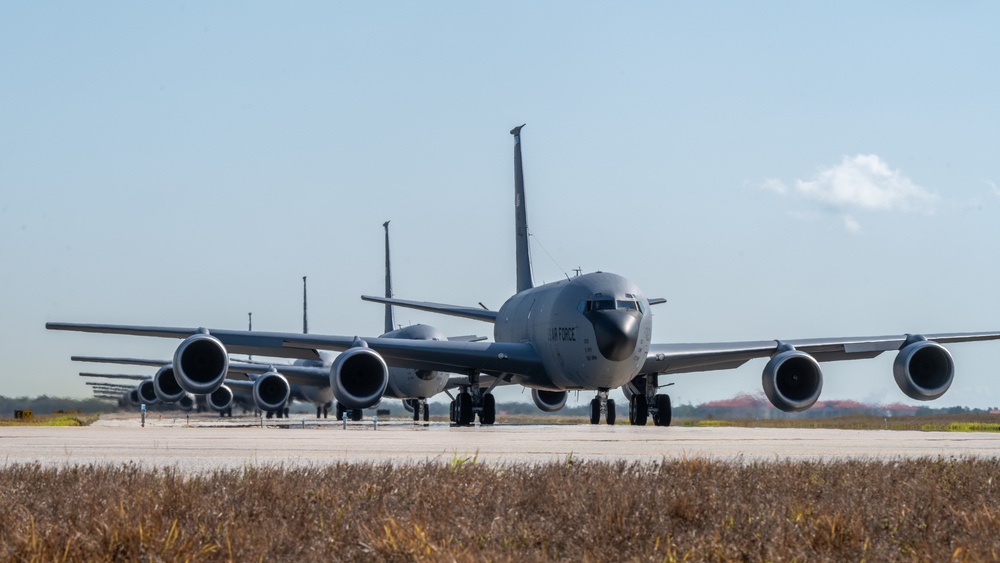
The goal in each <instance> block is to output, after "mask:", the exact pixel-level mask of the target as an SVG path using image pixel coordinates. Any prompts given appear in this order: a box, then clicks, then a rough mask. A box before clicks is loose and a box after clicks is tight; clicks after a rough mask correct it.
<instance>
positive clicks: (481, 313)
mask: <svg viewBox="0 0 1000 563" xmlns="http://www.w3.org/2000/svg"><path fill="white" fill-rule="evenodd" d="M361 299H363V300H365V301H373V302H375V303H383V304H386V305H397V306H399V307H406V308H407V309H417V310H419V311H429V312H431V313H440V314H442V315H450V316H452V317H463V318H466V319H473V320H476V321H484V322H487V323H492V322H496V320H497V312H496V311H488V310H485V309H482V308H480V307H461V306H459V305H445V304H443V303H431V302H429V301H407V300H405V299H395V298H392V299H389V298H385V297H374V296H371V295H362V296H361Z"/></svg>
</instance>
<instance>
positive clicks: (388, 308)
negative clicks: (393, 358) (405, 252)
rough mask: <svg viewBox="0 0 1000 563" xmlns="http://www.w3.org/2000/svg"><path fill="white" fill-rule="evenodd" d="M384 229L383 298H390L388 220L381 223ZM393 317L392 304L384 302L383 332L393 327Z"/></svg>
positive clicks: (390, 276)
mask: <svg viewBox="0 0 1000 563" xmlns="http://www.w3.org/2000/svg"><path fill="white" fill-rule="evenodd" d="M382 227H383V228H384V229H385V298H386V299H392V268H391V267H390V266H389V221H386V222H385V223H382ZM395 324H396V323H395V319H393V318H392V304H390V303H386V304H385V332H391V331H392V329H393V328H395Z"/></svg>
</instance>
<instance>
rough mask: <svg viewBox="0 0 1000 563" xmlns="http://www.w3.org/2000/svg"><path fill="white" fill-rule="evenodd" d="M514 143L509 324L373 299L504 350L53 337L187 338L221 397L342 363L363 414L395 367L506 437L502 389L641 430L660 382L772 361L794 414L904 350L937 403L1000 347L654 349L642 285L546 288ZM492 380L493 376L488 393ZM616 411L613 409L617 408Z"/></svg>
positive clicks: (179, 362)
mask: <svg viewBox="0 0 1000 563" xmlns="http://www.w3.org/2000/svg"><path fill="white" fill-rule="evenodd" d="M522 127H524V126H523V125H522V126H519V127H515V128H514V129H513V130H511V134H512V135H513V136H514V207H515V240H516V279H517V293H516V294H515V295H513V296H512V297H511V298H510V299H508V300H507V301H506V302H505V303H504V304H503V306H502V307H501V308H500V309H499V310H498V311H489V310H484V309H482V308H476V307H463V306H455V305H444V304H439V303H431V302H421V301H407V300H401V299H395V298H380V297H367V296H365V297H363V298H364V299H366V300H369V301H375V302H380V303H384V304H392V305H398V306H403V307H410V308H414V309H419V310H424V311H433V312H437V313H443V314H447V315H453V316H458V317H464V318H470V319H475V320H480V321H485V322H490V323H493V324H494V339H495V342H455V341H447V340H433V339H430V340H428V339H401V338H370V337H362V336H337V335H318V334H295V333H280V332H249V331H240V330H225V329H207V328H182V327H157V326H130V325H107V324H75V323H62V322H51V323H47V324H46V327H47V328H49V329H51V330H69V331H78V332H96V333H106V334H128V335H138V336H153V337H165V338H180V339H183V340H182V342H181V344H180V345H179V346H178V347H177V350H176V352H175V353H174V358H173V367H174V370H175V373H176V375H177V379H178V383H179V384H180V386H181V387H182V388H183V389H184V390H185V391H188V392H191V393H210V392H212V391H214V390H215V389H217V388H218V387H219V386H220V385H221V384H222V381H223V380H224V379H225V375H226V372H227V365H228V361H229V356H228V354H229V353H243V354H245V353H252V354H263V355H269V356H280V357H292V358H301V359H308V360H321V359H322V357H321V356H320V351H322V350H335V351H341V353H340V354H339V355H338V356H337V357H336V358H335V359H334V360H333V362H332V364H331V365H330V368H329V375H328V377H329V381H330V387H331V388H332V389H333V393H334V396H335V397H336V398H337V401H338V402H341V403H343V404H345V405H347V406H348V407H349V408H366V407H369V406H371V405H374V404H376V403H377V402H378V401H379V400H380V399H381V398H382V395H383V394H384V392H385V389H386V387H387V384H388V377H389V375H388V374H389V366H390V365H391V366H394V367H402V368H408V369H415V370H429V371H443V372H454V373H460V374H465V380H466V383H467V385H466V386H465V387H466V389H465V390H463V391H462V392H461V393H459V394H458V395H457V397H456V399H455V417H454V418H455V421H456V422H457V423H458V424H459V425H468V424H471V423H473V421H474V418H475V416H476V415H477V414H478V416H479V419H480V422H481V423H483V424H492V423H493V422H494V420H495V416H496V403H495V399H494V398H493V395H492V393H491V391H492V390H493V387H494V386H495V385H498V384H500V383H501V382H509V383H516V384H520V385H524V386H526V387H529V388H531V389H532V397H533V399H534V400H535V403H536V404H539V405H540V406H543V408H546V407H551V408H554V407H557V406H561V404H562V403H564V402H565V400H566V396H567V393H568V392H569V391H572V390H591V391H596V397H595V398H594V399H593V400H592V401H591V410H590V421H591V423H593V424H598V423H599V422H600V421H601V418H604V419H605V420H606V421H607V422H608V423H613V422H614V412H615V411H614V408H613V407H614V405H613V402H612V401H610V400H609V399H608V392H609V390H611V389H614V388H618V387H626V388H627V389H628V390H629V391H630V393H629V396H630V405H629V406H630V408H629V420H630V422H631V423H632V424H635V425H644V424H646V422H647V419H648V418H650V417H651V418H652V419H653V421H654V424H656V425H657V426H667V425H669V424H670V419H671V414H670V398H669V396H667V395H665V394H659V393H658V390H659V387H660V377H661V376H665V375H674V374H680V373H690V372H703V371H711V370H723V369H732V368H736V367H739V366H741V365H743V364H744V363H746V362H748V361H749V360H751V359H754V358H769V360H768V362H767V364H766V365H765V366H764V369H763V373H762V383H763V388H764V393H765V395H766V396H767V398H768V399H769V400H770V401H771V403H772V404H773V405H774V406H775V407H777V408H779V409H781V410H784V411H787V412H798V411H802V410H805V409H808V408H809V407H811V406H812V405H813V404H814V403H815V402H816V400H817V399H818V398H819V395H820V391H821V390H822V386H823V376H822V370H821V368H820V365H819V364H820V362H825V361H834V360H850V359H862V358H873V357H875V356H878V355H879V354H882V353H883V352H887V351H896V359H895V362H894V365H893V376H894V378H895V380H896V383H897V385H898V386H899V388H900V389H901V390H902V391H903V392H904V393H905V394H906V395H907V396H909V397H911V398H913V399H918V400H931V399H936V398H938V397H940V396H941V395H942V394H944V393H945V391H947V390H948V387H949V386H950V385H951V383H952V380H953V378H954V373H955V367H954V361H953V359H952V356H951V354H950V353H949V352H948V350H947V349H945V348H944V347H943V346H942V344H946V343H953V342H970V341H980V340H996V339H1000V332H975V333H943V334H927V335H917V334H903V335H890V336H877V337H839V338H817V339H808V340H783V339H780V340H779V339H769V340H760V341H751V342H710V343H698V344H656V343H653V342H651V337H652V329H653V319H652V313H651V311H650V306H651V304H655V303H657V302H662V300H656V299H653V300H651V299H648V298H647V297H646V296H645V294H644V293H643V291H642V290H641V289H640V288H639V287H638V286H637V285H636V284H635V283H634V282H632V281H631V280H629V279H627V278H624V277H622V276H619V275H616V274H612V273H605V272H596V273H588V274H583V275H580V276H577V277H574V278H571V279H566V280H562V281H558V282H553V283H548V284H545V285H541V286H537V287H536V286H534V283H533V281H532V277H531V262H530V258H529V250H528V223H527V216H526V208H525V197H524V194H525V192H524V172H523V166H522V158H521V129H522ZM481 375H487V376H492V377H493V382H492V384H490V386H489V387H487V388H486V389H483V388H482V386H481V379H480V376H481ZM609 407H610V408H609Z"/></svg>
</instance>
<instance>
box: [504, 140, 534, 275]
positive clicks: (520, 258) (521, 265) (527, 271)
mask: <svg viewBox="0 0 1000 563" xmlns="http://www.w3.org/2000/svg"><path fill="white" fill-rule="evenodd" d="M522 127H524V125H518V126H517V127H515V128H513V129H511V130H510V134H511V135H513V136H514V236H515V249H516V255H517V292H518V293H520V292H522V291H524V290H526V289H531V288H532V287H534V282H532V280H531V252H530V251H529V248H528V216H527V213H526V211H525V202H524V168H523V167H522V165H521V128H522Z"/></svg>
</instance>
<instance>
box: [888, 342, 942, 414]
mask: <svg viewBox="0 0 1000 563" xmlns="http://www.w3.org/2000/svg"><path fill="white" fill-rule="evenodd" d="M912 340H916V341H915V342H912V343H910V344H907V345H905V346H903V347H902V348H900V349H899V353H898V354H896V360H895V361H894V362H893V363H892V375H893V377H894V378H895V379H896V385H898V386H899V389H900V390H901V391H902V392H903V393H905V394H906V396H907V397H909V398H911V399H916V400H918V401H932V400H934V399H937V398H938V397H940V396H941V395H944V393H945V391H947V390H948V388H949V387H951V382H952V380H953V379H954V377H955V361H954V360H953V359H952V358H951V353H950V352H948V350H947V349H946V348H945V347H944V346H942V345H940V344H938V343H937V342H932V341H930V340H927V339H925V338H924V337H922V336H920V337H914V338H912Z"/></svg>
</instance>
